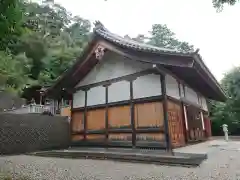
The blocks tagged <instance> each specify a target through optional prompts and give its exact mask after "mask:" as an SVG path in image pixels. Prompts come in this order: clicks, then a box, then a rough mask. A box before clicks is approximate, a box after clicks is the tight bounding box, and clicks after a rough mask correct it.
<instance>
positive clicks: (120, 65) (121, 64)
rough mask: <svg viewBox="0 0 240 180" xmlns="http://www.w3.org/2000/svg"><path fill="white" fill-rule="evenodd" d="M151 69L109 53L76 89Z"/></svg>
mask: <svg viewBox="0 0 240 180" xmlns="http://www.w3.org/2000/svg"><path fill="white" fill-rule="evenodd" d="M151 67H152V65H150V64H146V63H141V62H136V61H133V60H130V59H126V58H124V57H123V56H120V55H117V54H114V53H111V52H110V53H107V54H106V55H105V56H104V58H103V59H102V60H101V61H100V62H99V63H98V64H97V65H96V66H95V67H94V68H93V69H92V70H91V71H90V73H88V74H87V75H86V77H85V78H84V79H83V80H82V81H81V82H79V84H78V85H77V87H78V86H84V85H88V84H92V83H96V82H101V81H105V80H109V79H113V78H117V77H121V76H125V75H129V74H133V73H136V72H140V71H142V70H145V69H148V68H151Z"/></svg>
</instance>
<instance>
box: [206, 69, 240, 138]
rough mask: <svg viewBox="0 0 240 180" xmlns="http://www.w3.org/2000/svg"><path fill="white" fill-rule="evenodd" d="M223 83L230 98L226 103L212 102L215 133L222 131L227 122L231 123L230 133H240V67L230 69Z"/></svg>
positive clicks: (211, 109)
mask: <svg viewBox="0 0 240 180" xmlns="http://www.w3.org/2000/svg"><path fill="white" fill-rule="evenodd" d="M221 85H222V87H223V88H224V90H225V92H226V94H227V96H228V97H229V98H228V99H227V101H226V102H225V103H221V102H213V101H212V102H211V103H210V105H211V106H210V112H211V114H210V115H211V118H212V122H213V133H218V131H220V132H221V131H222V130H221V129H220V126H221V125H222V124H224V123H225V124H228V125H229V131H230V133H233V134H236V133H238V134H240V91H239V89H240V67H236V68H233V69H232V70H231V71H229V72H228V73H227V74H226V75H225V76H224V78H223V79H222V81H221ZM238 131H239V132H238Z"/></svg>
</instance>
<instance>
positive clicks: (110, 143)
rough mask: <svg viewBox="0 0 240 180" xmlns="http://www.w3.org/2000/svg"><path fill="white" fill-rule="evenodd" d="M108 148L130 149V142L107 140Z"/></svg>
mask: <svg viewBox="0 0 240 180" xmlns="http://www.w3.org/2000/svg"><path fill="white" fill-rule="evenodd" d="M108 147H128V148H131V147H132V142H131V141H124V140H111V139H109V140H108Z"/></svg>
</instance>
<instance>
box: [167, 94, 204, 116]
mask: <svg viewBox="0 0 240 180" xmlns="http://www.w3.org/2000/svg"><path fill="white" fill-rule="evenodd" d="M167 99H168V100H170V101H173V102H174V103H177V104H180V103H182V104H183V105H185V106H193V107H195V108H197V109H199V110H201V111H203V112H206V113H208V112H207V111H205V110H204V109H202V107H201V106H200V105H198V104H195V103H192V102H190V101H188V100H186V98H180V99H176V98H174V97H171V96H167Z"/></svg>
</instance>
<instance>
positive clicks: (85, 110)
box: [83, 89, 88, 140]
mask: <svg viewBox="0 0 240 180" xmlns="http://www.w3.org/2000/svg"><path fill="white" fill-rule="evenodd" d="M84 92H85V102H84V114H83V139H84V140H86V131H87V92H88V89H85V91H84Z"/></svg>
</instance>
